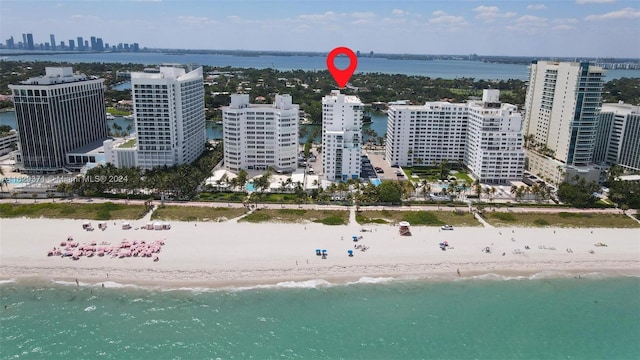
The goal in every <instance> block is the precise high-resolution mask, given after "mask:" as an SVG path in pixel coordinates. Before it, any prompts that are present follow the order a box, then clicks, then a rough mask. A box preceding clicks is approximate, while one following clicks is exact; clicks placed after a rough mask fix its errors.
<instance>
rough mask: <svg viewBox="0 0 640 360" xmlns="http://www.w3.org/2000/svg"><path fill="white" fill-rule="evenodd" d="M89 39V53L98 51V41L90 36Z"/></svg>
mask: <svg viewBox="0 0 640 360" xmlns="http://www.w3.org/2000/svg"><path fill="white" fill-rule="evenodd" d="M90 39H91V51H97V50H98V41H97V40H96V37H95V36H92V37H91V38H90Z"/></svg>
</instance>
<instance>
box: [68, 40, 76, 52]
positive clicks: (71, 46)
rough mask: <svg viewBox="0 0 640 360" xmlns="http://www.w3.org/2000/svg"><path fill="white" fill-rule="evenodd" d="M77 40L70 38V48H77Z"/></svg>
mask: <svg viewBox="0 0 640 360" xmlns="http://www.w3.org/2000/svg"><path fill="white" fill-rule="evenodd" d="M75 48H76V42H75V41H74V40H69V50H75Z"/></svg>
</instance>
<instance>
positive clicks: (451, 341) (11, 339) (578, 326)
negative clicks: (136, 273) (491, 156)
mask: <svg viewBox="0 0 640 360" xmlns="http://www.w3.org/2000/svg"><path fill="white" fill-rule="evenodd" d="M486 278H487V279H467V280H460V281H391V282H384V283H362V282H359V283H355V284H350V285H337V286H329V285H327V283H326V282H324V281H316V282H304V283H285V284H281V286H279V287H271V288H269V287H268V288H253V289H247V290H207V291H204V290H202V289H200V290H187V289H182V290H172V291H163V290H160V289H140V288H129V287H124V288H123V287H121V288H110V287H109V286H107V288H102V287H100V286H99V285H96V286H80V287H76V286H75V284H67V285H59V284H53V283H31V284H23V283H13V282H10V283H5V284H2V285H0V294H1V302H2V305H3V308H2V309H0V324H1V326H0V358H2V359H8V358H12V359H43V358H46V359H78V358H86V359H93V358H103V359H123V358H125V359H171V358H173V359H204V358H223V359H234V358H235V359H237V358H241V359H251V358H254V359H265V358H282V359H295V358H315V359H337V358H345V359H418V358H424V359H550V358H553V359H637V358H638V357H640V345H639V344H640V343H639V342H638V336H639V334H640V303H639V302H640V300H639V299H640V279H639V278H633V277H627V278H607V277H602V276H592V277H591V278H589V277H587V276H584V275H583V276H582V278H581V279H574V278H572V277H569V278H562V279H523V280H504V279H502V278H500V277H497V276H487V277H486ZM369 281H370V280H369Z"/></svg>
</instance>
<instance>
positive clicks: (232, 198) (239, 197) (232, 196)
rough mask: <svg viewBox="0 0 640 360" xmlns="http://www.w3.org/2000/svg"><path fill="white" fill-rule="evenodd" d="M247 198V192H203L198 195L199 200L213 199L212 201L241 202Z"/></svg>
mask: <svg viewBox="0 0 640 360" xmlns="http://www.w3.org/2000/svg"><path fill="white" fill-rule="evenodd" d="M246 198H247V193H244V192H210V193H207V192H203V193H200V194H199V195H198V200H200V201H213V202H234V203H239V202H243V201H244V200H245V199H246Z"/></svg>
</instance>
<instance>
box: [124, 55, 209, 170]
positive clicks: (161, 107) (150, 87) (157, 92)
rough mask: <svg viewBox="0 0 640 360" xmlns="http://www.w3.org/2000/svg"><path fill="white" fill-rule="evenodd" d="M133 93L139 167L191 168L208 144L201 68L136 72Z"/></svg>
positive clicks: (167, 68)
mask: <svg viewBox="0 0 640 360" xmlns="http://www.w3.org/2000/svg"><path fill="white" fill-rule="evenodd" d="M131 92H132V98H133V113H134V119H135V126H136V136H137V143H136V164H137V166H139V167H141V168H143V169H151V168H153V167H156V166H165V165H166V166H174V165H180V164H188V163H191V162H193V161H194V160H196V159H197V158H198V157H199V156H200V155H201V154H202V152H203V151H204V148H205V142H206V140H207V137H206V130H205V113H204V111H205V110H204V78H203V76H202V68H198V69H196V70H193V71H190V72H188V73H187V72H186V71H185V69H182V68H178V67H160V71H159V72H155V73H148V72H133V73H131ZM127 151H130V150H127Z"/></svg>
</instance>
